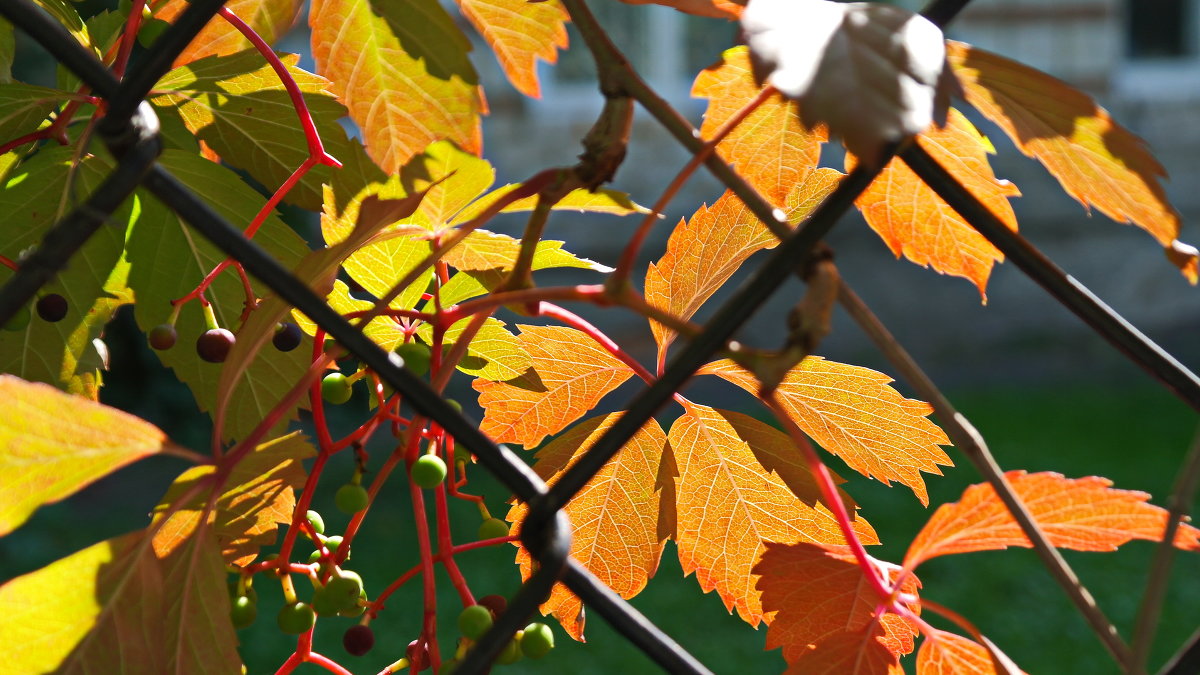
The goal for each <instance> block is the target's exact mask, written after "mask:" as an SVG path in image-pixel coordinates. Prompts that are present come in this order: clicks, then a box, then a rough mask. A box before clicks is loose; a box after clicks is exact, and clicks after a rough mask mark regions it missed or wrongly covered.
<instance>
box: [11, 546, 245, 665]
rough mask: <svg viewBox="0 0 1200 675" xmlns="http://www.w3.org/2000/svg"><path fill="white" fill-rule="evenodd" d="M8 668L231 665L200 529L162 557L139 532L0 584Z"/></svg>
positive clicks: (225, 612)
mask: <svg viewBox="0 0 1200 675" xmlns="http://www.w3.org/2000/svg"><path fill="white" fill-rule="evenodd" d="M0 639H2V640H4V644H8V645H19V646H20V647H19V648H17V649H15V650H9V653H8V654H7V655H6V657H5V659H6V661H5V670H6V671H7V672H13V673H48V672H55V673H68V674H86V673H128V674H131V675H143V674H144V675H161V674H164V673H174V674H179V675H182V674H184V673H235V672H238V670H239V669H240V667H241V659H240V658H239V656H238V653H237V637H236V635H235V634H234V629H233V625H232V624H231V623H230V621H229V600H228V595H227V593H226V591H225V569H224V566H223V565H222V564H221V556H220V554H219V552H218V550H217V546H216V543H215V541H214V540H213V539H212V535H211V533H210V532H208V531H207V530H204V531H202V532H199V533H197V534H196V536H194V537H192V539H191V540H190V541H189V544H188V545H187V546H181V547H179V548H178V549H177V550H176V551H175V552H174V553H172V554H171V555H170V556H168V557H162V558H160V557H157V556H156V555H155V554H154V549H153V547H151V546H150V543H149V542H148V541H147V539H146V533H145V532H144V531H142V532H134V533H131V534H126V535H124V536H121V537H116V538H114V539H109V540H107V541H104V542H101V543H99V544H96V545H94V546H91V547H89V548H86V549H84V550H82V551H79V552H77V553H75V554H73V555H70V556H67V557H66V558H63V559H61V560H58V561H56V562H54V563H51V564H50V565H48V566H46V567H43V568H42V569H40V570H37V571H35V572H31V573H29V574H26V575H24V576H21V577H17V578H15V579H11V580H9V581H8V582H6V583H5V584H4V585H3V586H0Z"/></svg>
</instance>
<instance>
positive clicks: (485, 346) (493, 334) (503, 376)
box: [417, 317, 533, 382]
mask: <svg viewBox="0 0 1200 675" xmlns="http://www.w3.org/2000/svg"><path fill="white" fill-rule="evenodd" d="M469 323H470V319H463V320H462V321H457V322H455V323H454V324H453V325H451V326H450V327H449V328H448V329H447V330H446V332H445V334H443V336H442V344H443V345H452V344H454V343H456V342H458V341H459V338H460V336H461V335H462V332H463V331H464V330H466V328H467V325H468V324H469ZM417 335H420V336H421V338H422V339H424V340H425V341H426V342H427V343H432V342H433V326H431V325H429V324H422V325H421V326H420V327H419V328H418V329H417ZM531 366H533V360H532V359H531V358H530V357H529V354H527V353H526V352H525V348H524V347H523V346H522V342H521V339H520V338H518V337H517V336H516V335H513V334H512V333H510V332H509V331H508V329H507V328H505V326H504V322H503V321H501V320H499V319H496V318H494V317H488V320H487V321H485V322H484V324H483V326H482V327H480V329H479V331H478V332H477V333H475V337H474V338H472V339H471V344H470V345H469V346H468V347H467V355H466V357H464V358H463V359H462V360H461V361H459V363H458V369H459V370H461V371H462V372H464V373H467V374H468V375H473V376H475V377H481V378H483V379H485V380H491V381H493V382H503V381H505V380H511V379H513V378H517V377H520V376H521V375H523V374H524V373H525V371H527V370H529V368H530V367H531Z"/></svg>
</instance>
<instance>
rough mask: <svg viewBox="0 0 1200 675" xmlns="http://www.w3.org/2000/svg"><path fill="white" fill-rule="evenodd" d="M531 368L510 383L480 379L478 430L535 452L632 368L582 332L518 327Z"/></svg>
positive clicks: (477, 387)
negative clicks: (538, 446)
mask: <svg viewBox="0 0 1200 675" xmlns="http://www.w3.org/2000/svg"><path fill="white" fill-rule="evenodd" d="M519 328H520V329H521V334H520V335H519V338H520V343H521V349H523V350H524V351H525V353H526V354H528V355H529V358H530V362H531V364H532V365H531V367H530V369H529V370H528V371H527V372H525V373H524V374H522V375H521V376H520V377H517V378H514V379H512V380H508V381H507V382H488V381H485V380H475V381H474V382H472V383H471V386H472V387H474V388H475V391H478V392H479V405H480V406H482V407H483V409H484V417H483V422H482V423H480V425H479V429H480V431H483V432H484V433H485V434H487V435H488V436H490V437H491V438H492V440H494V441H496V442H497V443H517V444H519V445H523V446H525V447H526V448H534V447H536V446H537V445H538V444H539V443H541V442H542V439H543V438H545V437H546V436H548V435H550V434H556V433H558V432H559V431H562V430H563V429H564V428H566V426H567V425H568V424H570V423H571V422H574V421H575V420H577V419H579V418H580V417H581V416H583V415H584V414H585V413H586V412H587V411H589V410H591V409H592V408H593V407H595V405H596V404H597V403H599V402H600V399H602V398H604V396H605V395H606V394H608V393H609V392H610V391H612V390H614V389H616V388H617V387H618V386H620V385H621V383H622V382H624V381H625V380H627V379H629V377H630V376H631V375H633V370H632V369H630V367H629V366H627V365H625V363H624V362H622V361H621V360H620V359H618V358H617V357H615V356H613V355H612V354H610V353H608V352H607V351H605V350H604V348H602V347H600V346H599V345H598V344H596V342H595V341H594V340H592V339H591V338H590V337H588V336H587V335H585V334H584V333H583V332H582V331H578V330H575V329H574V328H566V327H562V326H519Z"/></svg>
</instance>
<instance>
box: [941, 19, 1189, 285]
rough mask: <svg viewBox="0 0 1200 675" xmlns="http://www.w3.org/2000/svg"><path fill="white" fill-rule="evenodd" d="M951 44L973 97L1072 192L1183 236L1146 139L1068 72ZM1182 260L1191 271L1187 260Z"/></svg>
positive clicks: (1121, 217)
mask: <svg viewBox="0 0 1200 675" xmlns="http://www.w3.org/2000/svg"><path fill="white" fill-rule="evenodd" d="M946 47H947V56H948V58H949V61H950V64H951V66H952V67H953V68H954V72H955V74H956V75H958V79H959V80H960V81H961V82H962V85H963V89H964V90H965V94H966V99H967V102H969V103H970V104H971V105H973V106H975V108H976V109H977V110H979V112H981V113H983V115H984V116H985V117H987V118H988V119H989V120H991V121H993V122H995V123H996V125H997V126H999V127H1000V128H1001V129H1003V130H1004V133H1006V134H1008V137H1009V138H1011V139H1012V141H1013V143H1015V144H1016V146H1017V147H1018V148H1019V149H1020V150H1021V152H1023V153H1025V155H1027V156H1029V157H1033V158H1034V159H1036V160H1038V161H1039V162H1041V163H1042V164H1043V165H1044V166H1045V167H1046V169H1047V170H1049V171H1050V173H1051V174H1053V175H1054V177H1055V178H1057V179H1058V182H1059V183H1060V184H1061V185H1062V187H1063V189H1064V190H1066V192H1067V194H1069V195H1071V197H1073V198H1075V199H1076V200H1077V201H1079V203H1080V204H1083V206H1084V207H1085V208H1089V209H1090V208H1092V207H1094V208H1096V209H1097V210H1098V211H1100V212H1101V213H1103V214H1104V215H1106V216H1108V217H1109V218H1112V219H1113V220H1115V221H1117V222H1120V223H1132V224H1134V225H1137V226H1138V227H1140V228H1142V229H1144V230H1146V231H1147V232H1149V233H1150V234H1151V235H1153V236H1154V238H1155V239H1157V240H1158V243H1160V244H1162V245H1163V246H1165V247H1170V246H1171V243H1172V242H1173V241H1174V240H1175V238H1176V237H1178V236H1179V212H1178V211H1176V210H1175V208H1174V207H1173V206H1171V204H1170V203H1169V202H1168V201H1167V195H1166V192H1165V191H1164V190H1163V187H1162V184H1161V183H1160V182H1159V181H1160V179H1162V178H1165V177H1166V171H1165V170H1164V169H1163V167H1162V165H1161V164H1159V163H1158V161H1157V160H1156V159H1154V157H1153V155H1151V154H1150V152H1149V151H1148V150H1147V149H1146V144H1145V141H1143V140H1142V139H1140V138H1138V137H1137V136H1135V135H1133V134H1132V133H1130V132H1129V130H1128V129H1126V128H1124V127H1122V126H1121V125H1119V124H1117V123H1116V122H1114V121H1113V120H1112V118H1111V117H1109V114H1108V111H1107V110H1105V109H1104V108H1101V107H1100V106H1098V105H1096V102H1095V101H1093V100H1092V98H1091V97H1090V96H1088V95H1087V94H1085V93H1083V92H1081V91H1079V90H1077V89H1075V88H1073V87H1071V86H1070V85H1068V84H1067V83H1065V82H1062V81H1061V80H1058V79H1055V78H1053V77H1051V76H1049V75H1047V74H1045V73H1043V72H1041V71H1039V70H1036V69H1034V68H1030V67H1029V66H1025V65H1022V64H1020V63H1017V62H1016V61H1011V60H1009V59H1006V58H1004V57H1002V56H998V55H996V54H992V53H990V52H987V51H984V50H982V49H976V48H974V47H972V46H970V45H967V44H963V43H961V42H954V41H949V42H947V45H946ZM1191 260H1192V261H1193V262H1192V263H1191V265H1193V266H1194V265H1195V262H1194V261H1195V258H1194V257H1192V258H1191ZM1173 262H1175V261H1173ZM1175 264H1176V265H1178V266H1179V267H1180V268H1181V269H1183V270H1184V273H1185V274H1186V273H1187V269H1188V267H1187V263H1186V262H1184V263H1180V262H1175ZM1189 279H1190V280H1191V281H1192V283H1196V280H1195V279H1194V278H1192V277H1189Z"/></svg>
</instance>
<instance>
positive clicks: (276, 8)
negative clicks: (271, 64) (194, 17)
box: [147, 0, 304, 68]
mask: <svg viewBox="0 0 1200 675" xmlns="http://www.w3.org/2000/svg"><path fill="white" fill-rule="evenodd" d="M147 4H149V3H147ZM187 6H188V0H168V2H167V3H166V4H165V5H163V6H162V7H161V8H160V9H158V10H157V11H155V12H154V17H155V18H156V19H162V20H163V21H166V22H168V23H171V22H174V21H175V19H176V18H177V17H178V16H179V15H180V14H182V13H183V10H184V9H186V8H187ZM225 7H226V8H228V9H229V10H230V11H231V12H233V13H234V14H236V15H237V17H238V18H239V19H241V20H242V21H245V22H246V23H248V24H250V27H251V28H253V29H254V32H256V33H258V34H259V35H261V36H262V38H263V39H264V40H266V41H267V44H271V43H274V42H275V41H276V40H278V39H279V38H281V37H283V35H284V33H287V32H288V30H290V29H291V27H292V25H294V24H295V23H296V18H297V17H298V16H300V9H301V8H302V7H304V0H229V1H228V2H226V3H225ZM250 47H251V45H250V41H249V40H247V39H246V38H245V37H243V36H242V34H241V33H239V32H238V31H237V29H236V28H234V27H233V26H232V25H230V24H229V22H228V21H226V20H225V19H222V18H221V17H213V19H212V21H209V22H208V25H207V26H205V27H204V30H202V31H200V34H199V35H197V36H196V39H195V40H192V43H191V44H189V45H188V46H187V48H186V49H184V50H183V53H182V54H180V55H179V58H177V59H175V67H177V68H178V67H179V66H182V65H184V64H187V63H191V62H192V61H195V60H197V59H201V58H204V57H205V56H221V55H225V54H233V53H235V52H240V51H242V50H243V49H250Z"/></svg>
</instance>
